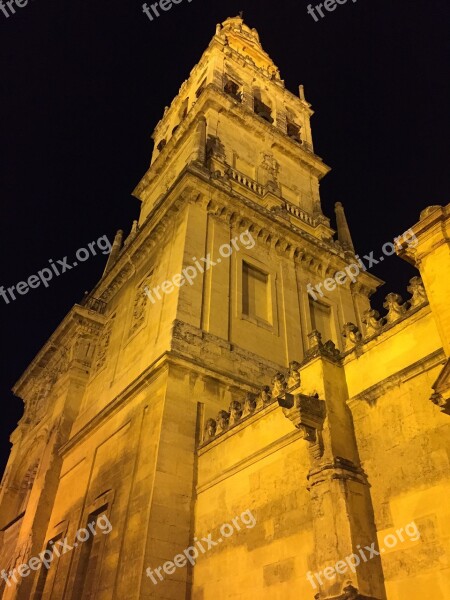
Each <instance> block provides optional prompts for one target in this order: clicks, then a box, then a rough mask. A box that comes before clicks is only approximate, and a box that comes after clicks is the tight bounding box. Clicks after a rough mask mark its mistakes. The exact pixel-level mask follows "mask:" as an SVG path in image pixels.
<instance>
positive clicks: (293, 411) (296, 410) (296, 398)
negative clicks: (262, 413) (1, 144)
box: [278, 393, 326, 459]
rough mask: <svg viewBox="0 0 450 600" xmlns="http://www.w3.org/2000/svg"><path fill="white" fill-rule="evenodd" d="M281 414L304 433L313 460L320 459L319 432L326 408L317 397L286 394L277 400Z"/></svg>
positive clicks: (321, 450)
mask: <svg viewBox="0 0 450 600" xmlns="http://www.w3.org/2000/svg"><path fill="white" fill-rule="evenodd" d="M278 404H279V405H280V406H281V407H282V409H283V413H284V415H285V417H286V418H288V419H289V420H290V421H291V422H292V423H293V424H294V426H295V427H296V429H301V430H302V431H303V433H304V439H305V440H306V441H307V442H309V443H310V444H311V445H312V448H311V449H312V451H313V458H316V459H317V458H320V456H322V453H323V445H322V436H321V431H322V428H323V423H324V421H325V416H326V406H325V402H324V401H323V400H319V398H318V397H317V396H305V395H304V394H295V395H293V394H289V393H286V394H285V396H284V397H283V398H278Z"/></svg>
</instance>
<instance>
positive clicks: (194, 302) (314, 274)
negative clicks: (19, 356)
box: [0, 17, 450, 600]
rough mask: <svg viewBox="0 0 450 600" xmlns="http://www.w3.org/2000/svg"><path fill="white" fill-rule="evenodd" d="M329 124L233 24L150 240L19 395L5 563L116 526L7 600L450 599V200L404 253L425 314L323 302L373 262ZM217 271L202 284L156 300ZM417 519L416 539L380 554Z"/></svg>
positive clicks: (152, 202) (4, 506) (76, 316)
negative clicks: (329, 198) (231, 528)
mask: <svg viewBox="0 0 450 600" xmlns="http://www.w3.org/2000/svg"><path fill="white" fill-rule="evenodd" d="M311 115H312V110H311V107H310V105H309V104H308V102H307V101H306V100H305V96H304V90H303V87H302V86H301V87H300V92H299V97H296V96H294V95H292V94H291V93H290V92H288V91H287V90H286V88H285V86H284V82H283V80H282V79H281V78H280V74H279V71H278V69H277V67H276V66H275V65H274V64H273V62H272V60H271V59H270V57H269V56H268V55H267V54H266V53H265V52H264V50H263V49H262V47H261V44H260V41H259V36H258V33H257V32H256V31H255V30H254V29H250V28H249V27H247V26H246V25H245V24H244V23H243V21H242V19H241V18H240V17H236V18H232V19H227V21H225V22H224V23H223V24H222V25H218V26H217V30H216V34H215V35H214V37H213V39H212V41H211V43H210V45H209V46H208V48H207V50H206V51H205V53H204V55H203V56H202V58H201V60H200V62H199V63H198V64H197V65H196V66H195V67H194V69H193V70H192V72H191V74H190V76H189V79H188V80H187V81H185V82H184V83H183V85H182V86H181V88H180V91H179V94H178V96H177V97H176V98H175V99H174V100H173V102H172V104H171V106H170V107H168V108H166V110H165V112H164V116H163V118H162V119H161V121H160V123H158V125H157V126H156V129H155V132H154V141H155V149H154V152H153V156H152V160H151V165H150V168H149V170H148V172H147V173H146V174H145V175H144V177H143V179H142V181H141V182H140V183H139V185H138V186H137V188H136V190H135V195H136V196H137V197H138V198H140V200H141V201H142V210H141V216H140V219H139V222H138V223H134V224H133V226H132V228H131V232H130V234H129V235H128V237H127V238H126V239H125V240H123V238H122V232H119V233H118V235H117V237H116V240H115V243H114V245H113V249H112V252H111V255H110V257H109V260H108V264H107V266H106V269H105V273H104V275H103V277H102V279H101V280H100V281H99V282H98V284H97V285H96V287H95V288H94V289H93V290H92V292H91V293H90V294H89V295H88V296H87V297H86V299H85V301H84V302H83V305H75V306H74V307H73V309H72V310H71V311H70V313H69V314H68V315H67V317H66V318H65V319H64V321H63V322H62V323H61V324H60V326H59V327H58V328H57V330H56V331H55V332H54V333H53V335H52V336H51V338H50V339H49V341H48V342H47V344H46V345H45V346H44V347H43V348H42V350H41V351H40V353H39V354H38V355H37V357H36V358H35V360H34V361H33V362H32V364H31V365H30V366H29V367H28V369H27V371H26V372H25V373H24V375H23V376H22V378H21V379H20V381H19V382H18V383H17V384H16V386H15V388H14V391H15V393H16V394H17V395H18V396H19V397H21V398H22V399H23V401H24V403H25V413H24V416H23V418H22V419H21V421H20V423H19V425H18V427H17V429H16V431H15V432H14V433H13V434H12V437H11V440H12V443H13V448H12V451H11V456H10V459H9V462H8V465H7V468H6V471H5V473H4V476H3V479H2V484H1V492H0V561H1V562H0V567H1V568H4V569H5V570H6V572H10V571H11V570H12V569H14V568H15V567H18V566H19V565H21V564H23V563H26V562H27V561H29V560H30V558H31V557H35V556H37V555H38V554H39V553H40V552H42V551H44V550H45V549H46V548H47V547H49V544H50V543H51V542H52V541H55V540H58V539H61V538H64V537H67V539H68V540H69V543H70V542H73V540H74V539H75V535H76V533H77V531H78V530H79V529H80V528H82V527H86V525H87V523H88V522H90V519H91V518H93V517H92V516H93V515H99V514H105V515H106V516H107V518H108V519H109V521H110V522H111V525H112V531H111V532H110V533H109V534H108V535H105V536H103V537H102V536H100V535H99V536H98V538H97V540H96V541H95V543H94V542H93V543H92V544H91V543H90V542H89V543H87V545H85V546H84V547H77V548H73V549H72V550H71V551H70V552H67V553H65V554H63V555H62V556H60V557H59V558H55V560H54V561H53V563H52V564H51V566H50V568H49V569H48V570H47V569H44V568H42V569H41V570H40V571H37V572H32V573H31V574H29V575H28V576H24V577H22V578H18V580H17V582H15V581H12V580H11V579H9V580H8V581H6V580H0V595H1V597H2V598H3V599H4V600H9V599H13V598H14V599H21V600H22V599H23V600H26V599H28V598H33V599H35V600H38V599H42V600H50V599H52V600H59V599H61V600H62V599H70V600H75V599H77V600H78V599H79V598H82V599H85V598H86V599H94V598H95V599H96V600H111V599H113V598H114V599H116V598H117V599H120V600H138V599H142V600H144V599H150V598H155V599H156V598H157V599H160V600H162V599H167V600H169V599H174V600H185V599H186V600H187V599H196V600H212V599H214V600H221V599H225V598H235V599H236V600H237V599H241V600H244V599H245V600H247V599H248V600H249V599H254V598H258V599H269V598H285V599H292V600H294V599H298V598H304V599H307V598H311V600H312V599H313V598H315V599H316V600H319V599H330V600H331V599H335V600H338V599H339V600H345V599H347V600H352V599H358V598H359V599H364V598H365V599H368V600H370V599H372V600H385V599H387V600H405V599H408V600H416V599H417V600H419V599H422V598H424V597H425V596H427V597H428V596H429V597H432V598H434V599H436V600H445V599H446V598H448V594H449V589H450V564H449V556H450V534H449V533H448V532H447V531H446V529H445V527H446V524H447V525H448V523H449V522H450V519H449V516H450V509H449V505H448V502H447V499H448V496H449V493H450V481H449V450H450V441H449V440H450V436H449V429H450V421H449V414H450V408H449V407H450V367H449V364H450V363H449V354H450V308H449V303H448V298H449V295H450V288H449V286H450V283H449V279H448V273H449V272H450V246H449V244H450V242H449V239H450V232H449V227H450V225H449V224H450V206H447V207H440V206H433V207H430V208H428V209H426V210H425V211H423V213H422V215H421V218H420V221H419V223H418V224H417V225H415V226H414V228H413V230H414V232H415V235H416V237H417V244H416V245H415V247H414V248H413V247H412V246H402V244H401V243H400V242H398V243H397V248H396V250H397V253H398V255H399V256H401V257H402V258H404V259H405V260H407V261H409V262H411V263H412V264H414V265H415V266H416V267H417V268H418V269H419V271H420V276H421V278H419V277H415V278H413V279H412V280H411V283H410V286H409V288H408V291H409V293H410V296H411V297H410V298H409V300H407V301H406V302H403V301H402V300H401V298H400V296H399V295H398V294H388V296H387V298H386V303H385V307H386V310H387V313H386V315H385V316H384V317H380V315H379V314H378V313H377V312H376V311H375V310H373V309H372V307H371V305H370V300H369V297H370V295H371V294H372V293H373V292H374V291H375V290H376V289H377V287H378V286H379V285H380V283H381V282H380V280H378V279H377V278H376V277H374V276H372V275H371V274H370V273H368V272H361V274H360V275H359V277H358V279H357V281H356V283H352V282H351V281H347V282H346V283H344V284H343V285H340V286H339V287H338V289H336V290H335V291H334V292H330V293H326V294H325V296H324V297H323V298H320V301H314V300H312V298H311V296H310V295H309V294H308V292H307V289H306V288H307V285H308V283H310V282H317V281H322V280H324V279H326V278H328V277H331V276H334V275H335V274H336V272H337V271H340V270H343V269H344V268H345V267H346V266H347V265H348V264H349V263H350V262H351V261H352V259H353V260H355V255H354V249H353V243H352V241H351V237H350V233H349V231H348V227H347V225H346V222H345V215H344V213H343V209H342V206H341V205H340V204H339V203H338V205H337V206H336V213H337V223H338V240H335V239H334V233H335V232H334V231H333V230H332V229H331V228H330V222H329V219H328V218H327V217H326V216H325V215H324V214H323V213H322V209H321V204H320V196H319V182H320V179H321V178H322V177H323V176H325V175H326V173H327V172H328V171H329V168H328V167H327V166H326V165H325V164H324V163H323V161H322V160H321V159H320V158H319V157H318V156H317V155H316V154H315V153H314V150H313V142H312V137H311V128H310V117H311ZM405 225H408V224H405ZM246 231H248V232H250V233H251V236H252V239H253V240H254V242H255V244H254V245H253V246H251V245H247V246H245V247H244V246H243V245H241V246H240V247H239V248H234V251H233V252H232V253H231V255H230V256H229V257H228V258H222V259H221V260H220V261H219V260H217V259H218V258H221V256H223V255H221V254H220V252H221V248H222V247H223V245H226V244H230V243H231V240H233V239H235V240H236V239H239V236H240V235H242V233H243V232H246ZM208 256H210V258H211V259H212V260H213V261H215V262H216V263H217V264H216V265H215V266H214V267H212V268H211V269H208V270H206V269H205V270H204V272H201V270H198V272H197V274H196V278H195V280H194V281H193V284H192V285H188V283H187V282H186V283H185V285H181V286H172V291H171V293H163V294H162V296H161V297H160V298H159V299H158V300H157V301H153V300H151V299H150V298H149V296H148V295H147V294H146V291H145V290H146V289H147V290H149V289H154V288H155V287H157V286H161V285H162V284H163V282H164V281H168V280H170V279H171V278H173V276H174V275H176V274H180V273H182V270H183V269H185V268H186V267H187V266H188V265H192V264H193V262H195V261H196V260H198V259H200V257H208ZM219 262H220V264H219ZM446 275H447V277H446ZM422 281H423V283H422ZM245 511H251V514H252V515H253V516H254V519H255V521H256V523H255V524H254V526H253V527H251V528H250V527H241V528H240V530H238V531H235V532H234V535H233V536H230V537H227V539H226V540H223V541H222V543H220V544H219V543H217V544H215V545H213V546H212V547H211V548H210V549H209V550H208V551H207V552H205V553H201V554H200V555H199V556H198V559H197V561H196V563H195V566H193V565H191V564H189V563H188V564H187V566H183V567H180V568H177V569H170V570H171V571H172V572H171V573H170V574H168V573H167V572H165V573H164V579H163V581H159V580H157V581H156V584H155V582H154V581H152V579H151V577H150V576H148V575H147V573H146V569H147V568H148V567H151V568H153V569H155V568H156V567H158V566H160V565H163V564H165V563H167V561H172V559H173V558H174V557H175V556H176V555H179V554H180V553H182V552H183V551H184V550H185V549H186V548H188V547H190V546H193V544H196V543H197V542H198V540H200V539H202V538H204V537H205V536H208V534H210V533H212V532H214V534H216V533H217V531H218V530H219V528H220V527H221V525H222V524H224V523H230V522H231V520H232V519H233V518H234V517H236V515H239V514H243V513H244V512H245ZM412 522H414V523H415V524H416V525H417V527H418V529H419V531H420V538H419V539H415V540H411V539H407V540H403V542H402V543H398V544H397V545H396V546H395V547H393V548H389V549H388V548H384V547H383V548H382V544H383V542H382V540H383V539H385V537H386V536H387V535H389V534H393V533H396V532H398V530H399V529H400V528H402V527H405V526H406V525H407V524H409V523H412ZM99 539H100V542H98V540H99ZM97 542H98V543H97ZM370 546H372V547H373V548H378V550H380V555H379V556H378V551H377V553H376V555H374V557H373V558H371V559H370V560H368V561H361V564H360V565H358V567H357V568H355V569H354V572H353V571H351V570H348V572H346V573H345V574H344V573H339V572H337V571H336V573H335V575H334V576H333V577H328V576H324V575H322V577H321V580H320V581H319V580H317V579H316V580H314V581H315V583H314V585H313V584H311V582H310V580H308V578H307V574H308V573H310V574H311V573H321V572H322V573H323V571H324V569H325V570H326V568H327V567H329V566H333V565H335V564H337V563H338V561H342V560H343V559H344V557H346V556H349V555H351V554H352V553H354V552H356V551H357V549H358V548H364V547H370ZM172 566H173V565H172ZM168 570H169V569H168Z"/></svg>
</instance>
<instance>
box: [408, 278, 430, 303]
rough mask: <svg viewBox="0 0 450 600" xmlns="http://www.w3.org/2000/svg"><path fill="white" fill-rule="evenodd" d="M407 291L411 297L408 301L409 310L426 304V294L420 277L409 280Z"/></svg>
mask: <svg viewBox="0 0 450 600" xmlns="http://www.w3.org/2000/svg"><path fill="white" fill-rule="evenodd" d="M407 290H408V292H409V293H410V294H411V296H412V298H411V299H410V301H409V303H410V305H411V308H416V307H417V306H421V305H423V304H426V303H427V302H428V298H427V293H426V292H425V288H424V285H423V282H422V279H421V278H420V277H413V278H412V279H410V280H409V285H408V287H407Z"/></svg>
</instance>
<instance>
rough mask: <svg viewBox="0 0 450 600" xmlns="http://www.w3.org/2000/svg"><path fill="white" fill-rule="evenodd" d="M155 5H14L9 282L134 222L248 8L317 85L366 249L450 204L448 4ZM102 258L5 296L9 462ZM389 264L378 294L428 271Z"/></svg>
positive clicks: (316, 133)
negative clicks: (319, 10) (159, 154)
mask: <svg viewBox="0 0 450 600" xmlns="http://www.w3.org/2000/svg"><path fill="white" fill-rule="evenodd" d="M317 3H318V2H317V1H314V2H313V5H315V4H317ZM141 5H142V3H141V2H140V1H139V0H108V1H107V2H106V1H105V0H94V1H92V0H91V1H86V0H83V1H82V0H73V1H71V2H61V0H58V1H56V0H30V2H29V4H28V6H26V7H24V8H17V9H16V10H17V14H15V15H13V16H10V17H9V18H8V19H7V18H6V17H5V16H4V15H3V13H0V57H1V58H0V64H1V70H0V108H1V112H0V119H1V121H0V148H1V154H0V198H1V201H2V230H3V231H2V236H1V240H2V269H1V272H0V285H4V286H10V285H13V284H16V283H17V282H18V281H21V280H24V279H27V278H28V277H29V276H30V275H32V274H34V273H36V272H37V271H38V270H39V269H41V268H43V267H45V266H46V265H47V263H48V260H49V259H50V258H53V259H54V260H55V261H56V260H57V259H61V258H62V257H64V256H66V255H69V256H73V255H74V254H75V252H76V250H77V249H78V248H80V247H85V246H87V243H88V242H91V241H93V240H96V239H97V238H99V237H100V236H102V235H107V236H108V237H109V238H110V239H112V238H113V236H114V233H115V231H116V230H117V229H119V228H124V229H125V230H126V231H128V230H129V227H130V225H131V222H132V220H133V219H135V218H137V216H138V210H139V202H138V201H137V200H136V199H134V198H133V197H132V196H131V195H130V194H131V192H132V190H133V189H134V186H135V184H136V183H137V182H138V181H139V179H140V177H141V176H142V175H143V174H144V172H145V170H146V168H147V166H148V163H149V160H150V155H151V149H152V140H151V137H150V135H151V133H152V130H153V127H154V126H155V125H156V123H157V122H158V120H159V119H160V118H161V116H162V113H163V109H164V106H165V105H168V104H170V102H171V100H172V98H173V97H174V96H175V95H176V94H177V92H178V89H179V87H180V85H181V83H182V82H183V81H184V79H186V78H187V76H188V74H189V72H190V70H191V68H192V67H193V66H194V65H195V63H196V62H197V61H198V59H199V58H200V56H201V54H202V52H203V50H204V49H205V48H206V46H207V44H208V43H209V41H210V39H211V37H212V36H213V34H214V31H215V25H216V23H218V22H221V21H223V20H224V19H225V18H226V17H228V16H235V15H236V14H237V13H238V12H239V11H240V10H243V11H244V18H245V21H246V23H247V24H248V25H250V26H251V27H256V28H257V30H258V31H259V34H260V38H261V41H262V44H263V47H264V48H265V50H266V51H267V52H268V53H269V54H270V55H271V57H272V58H273V60H274V61H275V63H276V64H277V65H278V67H279V68H280V71H281V76H282V77H283V78H284V79H285V81H286V85H287V87H288V88H289V89H290V90H291V91H293V92H294V93H296V92H297V90H298V84H299V83H303V84H304V85H305V89H306V97H307V99H308V101H309V102H311V103H312V105H313V108H314V110H315V113H316V114H315V116H314V117H313V121H312V126H313V137H314V142H315V150H316V152H317V153H318V154H319V156H321V157H322V158H323V159H324V160H325V162H326V163H327V164H328V165H330V166H331V167H332V168H333V171H332V172H331V173H330V174H329V175H328V176H327V177H326V179H325V180H324V182H323V184H322V203H323V207H324V211H325V213H326V214H327V215H328V216H332V215H333V205H334V202H336V201H338V200H339V201H341V202H343V203H344V206H345V208H346V212H347V218H348V221H349V224H350V227H351V229H352V233H353V238H354V242H355V245H356V247H357V250H358V251H359V252H360V253H362V254H364V253H365V252H369V251H371V250H378V251H379V248H380V247H381V245H382V244H383V243H384V242H386V241H389V240H391V239H392V238H393V237H394V236H396V235H400V234H401V233H402V232H403V231H405V230H406V229H407V228H408V227H410V226H412V225H414V224H415V223H416V222H417V220H418V217H419V213H420V211H421V210H422V209H423V208H425V207H426V206H428V205H431V204H446V203H447V202H448V201H449V198H450V195H449V187H450V186H449V179H448V159H449V152H448V139H449V138H450V131H449V119H448V114H447V113H448V110H449V106H450V90H449V61H448V56H449V47H448V42H447V39H448V37H449V36H448V32H449V25H450V18H449V17H450V9H449V5H448V0H395V1H394V0H376V1H375V0H358V1H357V2H356V3H353V2H352V1H351V0H349V1H348V3H347V4H346V5H342V6H338V7H337V9H336V10H335V11H334V12H331V13H326V17H325V18H324V19H322V20H321V21H320V22H317V23H316V22H315V21H314V20H313V19H312V17H311V16H309V15H308V14H307V12H306V7H307V5H308V1H307V0H278V1H277V2H275V1H273V2H267V1H264V0H239V1H238V2H236V1H234V0H228V1H223V2H207V1H206V0H192V2H191V3H188V0H183V1H182V2H181V4H179V5H177V6H175V5H174V6H173V8H172V9H171V10H170V11H169V12H166V13H163V14H162V16H161V17H160V18H159V19H157V20H154V21H153V22H150V21H149V20H148V18H147V17H146V16H145V15H144V14H143V13H142V8H141ZM104 264H105V257H104V256H102V255H100V256H98V257H92V258H90V259H89V260H88V261H87V262H85V263H83V264H81V265H79V266H78V267H77V268H76V269H73V270H71V271H70V272H67V273H65V274H63V275H61V276H60V277H58V278H55V279H54V280H53V281H52V282H51V284H50V286H49V287H48V288H47V289H45V288H42V286H41V287H40V288H38V289H35V290H30V292H29V293H28V294H27V295H25V296H20V297H19V298H18V299H17V300H16V301H15V302H11V303H10V304H9V305H7V304H6V303H5V302H4V301H3V300H2V299H1V298H0V318H1V320H2V321H1V322H2V337H1V339H2V345H3V357H2V372H1V399H2V403H3V407H4V410H3V411H2V419H1V431H0V470H1V469H2V466H3V464H4V463H5V461H6V458H7V456H8V452H9V442H8V437H9V435H10V433H11V432H12V430H13V429H14V427H15V425H16V423H17V421H18V419H19V418H20V416H21V414H22V403H21V401H20V400H19V399H17V398H15V397H14V396H13V395H12V393H11V392H10V391H9V390H10V388H11V386H12V385H13V384H14V382H15V381H16V380H17V379H18V378H19V376H20V375H21V373H22V372H23V371H24V369H25V368H26V367H27V365H28V364H29V362H30V361H31V360H32V358H33V357H34V356H35V354H36V352H37V351H38V350H39V348H40V347H41V346H42V345H43V343H44V342H45V341H46V340H47V339H48V337H49V335H50V334H51V333H52V331H53V330H54V328H55V327H56V326H57V325H58V323H59V322H60V321H61V319H62V318H63V317H64V315H65V314H66V313H67V312H68V310H69V309H70V307H71V306H72V305H73V303H74V302H77V301H79V300H80V299H81V297H82V296H83V293H84V291H85V290H89V289H91V288H92V287H93V285H94V283H95V282H96V281H97V279H98V278H99V276H100V275H101V272H102V269H103V268H104ZM373 272H374V274H376V275H378V276H379V277H381V278H383V279H384V280H385V281H386V282H387V283H386V285H385V286H383V288H382V290H381V291H380V292H379V293H378V296H379V297H378V299H377V300H376V302H378V305H379V303H380V301H382V299H383V297H384V296H385V294H386V293H388V292H389V291H398V292H400V293H403V294H404V295H405V294H406V285H407V281H408V279H409V278H410V277H411V276H412V274H414V272H413V270H412V269H411V268H409V267H408V265H406V264H405V263H403V262H402V261H401V260H400V259H398V258H396V257H391V258H390V259H386V260H385V262H384V263H383V264H381V265H380V266H379V267H375V268H374V269H373Z"/></svg>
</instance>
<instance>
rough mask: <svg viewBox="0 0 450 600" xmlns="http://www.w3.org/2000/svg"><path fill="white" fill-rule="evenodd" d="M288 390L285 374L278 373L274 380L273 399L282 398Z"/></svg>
mask: <svg viewBox="0 0 450 600" xmlns="http://www.w3.org/2000/svg"><path fill="white" fill-rule="evenodd" d="M286 388H287V383H286V380H285V377H284V375H283V373H277V374H276V375H275V377H274V378H273V379H272V398H279V397H280V396H282V395H283V394H284V393H285V391H286Z"/></svg>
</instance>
